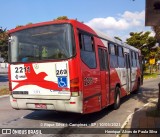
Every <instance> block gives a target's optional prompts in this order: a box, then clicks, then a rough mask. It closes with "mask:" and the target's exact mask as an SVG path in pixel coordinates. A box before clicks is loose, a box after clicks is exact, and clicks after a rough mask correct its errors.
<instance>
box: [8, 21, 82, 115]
mask: <svg viewBox="0 0 160 137" xmlns="http://www.w3.org/2000/svg"><path fill="white" fill-rule="evenodd" d="M9 33H10V39H9V55H10V57H9V61H10V65H9V88H10V91H11V96H10V102H11V105H12V107H13V108H15V109H47V110H56V111H69V112H76V113H82V102H81V100H82V99H81V96H80V94H79V85H78V84H79V83H78V78H77V77H78V72H77V70H75V71H74V72H70V70H72V69H74V67H76V66H73V65H72V64H73V62H74V59H72V58H74V57H75V54H76V51H75V49H76V48H75V42H74V41H75V40H74V33H73V27H72V25H71V24H70V23H48V24H45V23H44V24H42V23H41V24H37V25H31V27H27V26H26V27H21V28H17V29H14V30H11V31H10V32H9ZM71 73H72V75H71Z"/></svg>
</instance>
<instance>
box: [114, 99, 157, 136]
mask: <svg viewBox="0 0 160 137" xmlns="http://www.w3.org/2000/svg"><path fill="white" fill-rule="evenodd" d="M152 101H157V99H154V100H152ZM150 103H152V102H148V103H146V104H144V105H143V106H142V107H141V108H139V109H138V110H136V111H135V112H133V113H131V114H130V115H129V116H128V117H127V118H126V120H125V121H124V123H123V124H122V126H121V128H120V130H121V131H122V130H123V129H125V127H126V126H127V124H128V123H129V121H130V120H131V118H132V116H133V115H134V114H135V113H137V112H138V111H141V110H142V109H144V108H145V107H147V106H148V105H149V104H150ZM121 135H122V134H121V133H120V134H118V135H116V137H121Z"/></svg>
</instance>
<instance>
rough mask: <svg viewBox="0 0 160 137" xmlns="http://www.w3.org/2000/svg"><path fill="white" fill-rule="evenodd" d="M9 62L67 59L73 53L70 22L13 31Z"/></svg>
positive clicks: (73, 44) (73, 46)
mask: <svg viewBox="0 0 160 137" xmlns="http://www.w3.org/2000/svg"><path fill="white" fill-rule="evenodd" d="M9 41H10V42H9V55H10V58H9V60H10V62H13V63H14V62H32V61H33V62H35V61H36V62H37V61H43V60H54V59H55V60H59V59H68V58H71V57H72V56H74V55H75V43H74V38H73V30H72V27H71V25H70V24H55V25H47V26H40V27H33V28H29V29H24V30H21V31H17V32H14V33H12V34H11V35H10V40H9Z"/></svg>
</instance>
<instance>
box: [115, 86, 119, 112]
mask: <svg viewBox="0 0 160 137" xmlns="http://www.w3.org/2000/svg"><path fill="white" fill-rule="evenodd" d="M119 107H120V88H119V87H116V89H115V98H114V109H118V108H119Z"/></svg>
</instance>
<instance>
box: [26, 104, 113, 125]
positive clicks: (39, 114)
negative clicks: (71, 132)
mask: <svg viewBox="0 0 160 137" xmlns="http://www.w3.org/2000/svg"><path fill="white" fill-rule="evenodd" d="M112 111H113V107H112V106H109V107H108V108H105V109H103V110H102V111H99V112H95V113H92V114H85V115H83V114H77V113H69V112H55V111H46V110H37V111H33V112H32V113H30V114H28V115H26V116H25V117H24V118H25V119H33V120H43V121H48V122H57V123H64V124H69V123H74V124H79V123H81V124H91V123H95V122H96V121H97V120H99V119H101V118H103V117H104V116H106V115H107V114H109V113H111V112H112Z"/></svg>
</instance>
